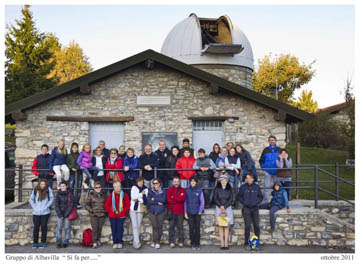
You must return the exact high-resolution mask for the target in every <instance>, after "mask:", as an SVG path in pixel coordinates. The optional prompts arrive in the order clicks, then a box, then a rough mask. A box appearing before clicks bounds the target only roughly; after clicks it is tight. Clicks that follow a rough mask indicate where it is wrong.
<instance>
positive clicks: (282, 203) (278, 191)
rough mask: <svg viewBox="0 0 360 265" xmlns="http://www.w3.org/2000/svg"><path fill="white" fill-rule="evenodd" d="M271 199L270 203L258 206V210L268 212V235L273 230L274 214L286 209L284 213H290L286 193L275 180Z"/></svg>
mask: <svg viewBox="0 0 360 265" xmlns="http://www.w3.org/2000/svg"><path fill="white" fill-rule="evenodd" d="M271 196H272V199H271V201H270V203H264V204H261V205H260V207H259V208H260V209H269V210H270V233H272V232H274V230H275V212H277V211H278V210H281V209H282V208H284V207H286V211H287V212H288V213H290V206H289V201H288V196H287V193H286V191H285V190H284V189H283V188H282V186H281V183H280V181H278V180H276V181H275V184H274V186H273V191H272V192H271Z"/></svg>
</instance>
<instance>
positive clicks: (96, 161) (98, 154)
mask: <svg viewBox="0 0 360 265" xmlns="http://www.w3.org/2000/svg"><path fill="white" fill-rule="evenodd" d="M92 164H93V168H94V171H93V177H94V180H95V181H100V183H101V187H102V188H103V189H105V191H106V180H105V173H104V171H103V170H102V169H104V168H105V164H106V156H105V155H104V154H103V150H101V148H100V147H96V149H95V154H94V156H93V158H92Z"/></svg>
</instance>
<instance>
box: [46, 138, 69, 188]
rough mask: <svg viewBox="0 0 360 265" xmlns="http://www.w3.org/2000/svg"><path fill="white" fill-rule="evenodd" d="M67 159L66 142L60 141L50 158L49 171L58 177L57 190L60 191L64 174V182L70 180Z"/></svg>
mask: <svg viewBox="0 0 360 265" xmlns="http://www.w3.org/2000/svg"><path fill="white" fill-rule="evenodd" d="M66 158H67V150H66V148H65V142H64V140H59V141H58V142H57V147H54V149H53V150H52V152H51V156H50V158H49V169H50V171H54V172H55V175H56V182H57V189H60V182H61V176H62V173H61V171H62V172H63V173H64V180H65V181H68V180H69V174H70V172H69V168H68V167H67V165H66Z"/></svg>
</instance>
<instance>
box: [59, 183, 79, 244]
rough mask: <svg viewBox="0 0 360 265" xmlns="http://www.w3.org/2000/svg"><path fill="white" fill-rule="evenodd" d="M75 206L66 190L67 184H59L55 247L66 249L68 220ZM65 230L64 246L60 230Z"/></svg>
mask: <svg viewBox="0 0 360 265" xmlns="http://www.w3.org/2000/svg"><path fill="white" fill-rule="evenodd" d="M74 205H75V199H74V195H73V194H72V193H71V192H70V191H69V190H68V189H67V182H66V181H62V182H60V190H59V191H58V193H57V195H56V205H55V210H56V216H57V227H56V230H57V233H56V247H57V248H61V247H63V248H66V247H67V246H68V245H69V240H70V226H71V221H70V220H69V219H68V217H69V215H70V213H71V211H72V209H73V208H74ZM63 227H64V229H65V239H64V244H62V230H63Z"/></svg>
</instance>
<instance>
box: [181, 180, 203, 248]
mask: <svg viewBox="0 0 360 265" xmlns="http://www.w3.org/2000/svg"><path fill="white" fill-rule="evenodd" d="M204 206H205V200H204V193H203V192H202V190H201V188H199V187H198V186H197V178H196V177H195V176H192V177H191V178H190V186H189V188H187V189H186V198H185V203H184V212H185V218H186V219H188V221H189V234H190V240H191V247H192V249H193V250H200V221H201V214H202V213H203V211H204Z"/></svg>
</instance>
